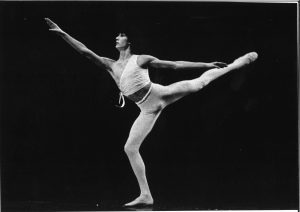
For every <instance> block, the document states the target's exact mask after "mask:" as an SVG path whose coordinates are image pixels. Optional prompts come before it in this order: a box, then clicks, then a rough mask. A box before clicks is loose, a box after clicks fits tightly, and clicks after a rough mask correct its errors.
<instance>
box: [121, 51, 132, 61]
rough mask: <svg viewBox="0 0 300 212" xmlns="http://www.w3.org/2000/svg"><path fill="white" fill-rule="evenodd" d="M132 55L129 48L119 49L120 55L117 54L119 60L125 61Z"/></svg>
mask: <svg viewBox="0 0 300 212" xmlns="http://www.w3.org/2000/svg"><path fill="white" fill-rule="evenodd" d="M131 56H132V54H131V51H130V48H127V49H125V50H120V55H119V59H118V60H119V61H125V60H128V59H129V58H130V57H131Z"/></svg>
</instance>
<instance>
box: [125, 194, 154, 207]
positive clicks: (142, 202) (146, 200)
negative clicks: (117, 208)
mask: <svg viewBox="0 0 300 212" xmlns="http://www.w3.org/2000/svg"><path fill="white" fill-rule="evenodd" d="M147 205H153V198H152V196H151V195H149V194H141V195H140V196H139V197H138V198H136V199H135V200H133V201H132V202H129V203H127V204H125V205H124V206H125V207H132V206H147Z"/></svg>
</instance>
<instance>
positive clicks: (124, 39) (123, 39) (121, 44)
mask: <svg viewBox="0 0 300 212" xmlns="http://www.w3.org/2000/svg"><path fill="white" fill-rule="evenodd" d="M130 46H131V42H130V40H129V38H128V36H127V35H126V34H125V33H123V32H121V33H119V34H118V36H117V37H116V49H118V50H119V51H121V50H126V49H128V48H130Z"/></svg>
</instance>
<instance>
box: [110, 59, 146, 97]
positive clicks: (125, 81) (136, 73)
mask: <svg viewBox="0 0 300 212" xmlns="http://www.w3.org/2000/svg"><path fill="white" fill-rule="evenodd" d="M137 59H138V55H132V56H131V57H130V58H129V59H128V61H125V62H123V63H120V62H115V63H114V64H113V66H112V72H113V73H112V77H113V78H114V80H115V81H116V84H117V85H118V87H119V89H120V91H121V92H122V94H123V95H125V96H127V97H128V98H129V99H131V100H133V101H135V102H138V101H139V100H141V99H142V98H143V97H144V96H145V95H146V93H147V92H148V91H149V89H150V87H151V81H150V78H149V73H148V69H146V68H142V67H141V66H140V65H139V64H138V62H137Z"/></svg>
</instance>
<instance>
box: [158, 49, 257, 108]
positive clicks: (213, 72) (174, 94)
mask: <svg viewBox="0 0 300 212" xmlns="http://www.w3.org/2000/svg"><path fill="white" fill-rule="evenodd" d="M257 57H258V55H257V53H256V52H251V53H248V54H245V55H244V56H242V57H239V58H238V59H236V60H234V61H233V63H231V64H229V65H228V66H227V67H224V68H214V69H210V70H208V71H206V72H204V73H203V74H202V75H201V76H200V77H198V78H195V79H192V80H184V81H180V82H176V83H173V84H171V85H168V86H166V88H167V92H166V94H165V95H164V97H163V98H164V100H165V102H166V105H169V104H171V103H173V102H175V101H177V100H179V99H180V98H182V97H184V96H186V95H188V94H190V93H194V92H197V91H199V90H201V89H202V88H203V87H204V86H206V85H208V84H209V83H210V82H212V81H213V80H215V79H217V78H218V77H220V76H222V75H224V74H226V73H228V72H230V71H233V70H236V69H240V68H242V67H244V66H246V65H248V64H250V63H252V62H254V61H255V60H256V59H257Z"/></svg>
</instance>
